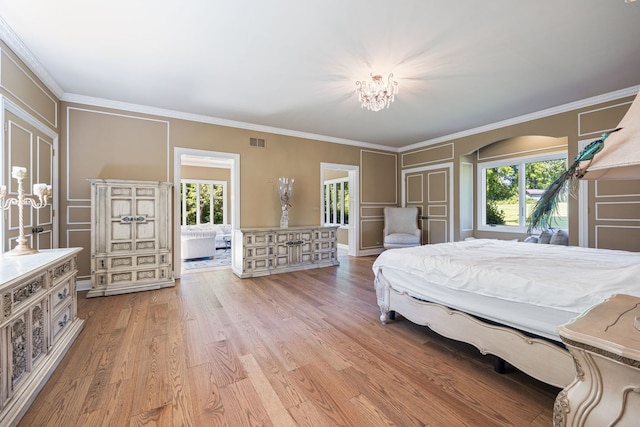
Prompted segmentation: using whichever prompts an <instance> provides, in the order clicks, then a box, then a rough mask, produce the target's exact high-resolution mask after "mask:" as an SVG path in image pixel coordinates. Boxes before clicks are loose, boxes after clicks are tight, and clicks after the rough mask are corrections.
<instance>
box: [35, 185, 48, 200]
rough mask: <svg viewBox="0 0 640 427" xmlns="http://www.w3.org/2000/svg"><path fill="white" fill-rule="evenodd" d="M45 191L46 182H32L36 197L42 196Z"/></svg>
mask: <svg viewBox="0 0 640 427" xmlns="http://www.w3.org/2000/svg"><path fill="white" fill-rule="evenodd" d="M46 191H47V184H42V183H38V184H33V194H35V195H36V196H38V197H42V196H43V195H45V194H46Z"/></svg>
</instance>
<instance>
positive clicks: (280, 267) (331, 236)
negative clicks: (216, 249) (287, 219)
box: [231, 226, 339, 278]
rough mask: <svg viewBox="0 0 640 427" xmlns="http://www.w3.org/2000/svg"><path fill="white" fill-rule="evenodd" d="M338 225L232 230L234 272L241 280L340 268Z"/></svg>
mask: <svg viewBox="0 0 640 427" xmlns="http://www.w3.org/2000/svg"><path fill="white" fill-rule="evenodd" d="M337 229H338V227H337V226H329V227H321V226H306V227H287V228H247V229H240V230H234V231H233V242H232V245H231V246H232V250H233V251H234V264H233V272H234V273H235V274H236V275H237V276H239V277H242V278H245V277H256V276H265V275H268V274H276V273H286V272H289V271H296V270H305V269H309V268H318V267H327V266H332V265H338V264H339V262H338V248H337V236H336V232H337Z"/></svg>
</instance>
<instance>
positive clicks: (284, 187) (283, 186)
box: [278, 176, 295, 228]
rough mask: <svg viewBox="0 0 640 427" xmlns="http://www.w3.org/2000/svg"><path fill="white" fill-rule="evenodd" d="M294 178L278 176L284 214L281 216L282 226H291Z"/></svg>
mask: <svg viewBox="0 0 640 427" xmlns="http://www.w3.org/2000/svg"><path fill="white" fill-rule="evenodd" d="M294 181H295V180H294V179H293V178H287V177H284V176H281V177H280V178H278V193H279V194H280V204H281V205H282V216H281V217H280V227H281V228H287V227H288V226H289V208H290V207H291V203H289V202H290V201H291V197H292V196H293V183H294Z"/></svg>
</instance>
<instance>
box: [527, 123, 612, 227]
mask: <svg viewBox="0 0 640 427" xmlns="http://www.w3.org/2000/svg"><path fill="white" fill-rule="evenodd" d="M620 129H622V128H617V129H614V130H612V131H611V132H605V133H603V134H602V137H601V138H600V139H598V140H596V141H593V142H591V143H589V145H587V146H586V147H584V150H582V151H581V152H579V153H578V155H576V157H574V159H573V163H572V164H571V166H569V167H568V168H567V170H566V171H565V172H563V173H562V174H561V175H560V176H559V177H558V178H557V179H556V180H555V181H553V182H552V183H551V185H550V186H549V187H548V188H547V189H546V191H545V192H544V194H543V195H542V197H540V199H539V200H538V201H537V202H536V204H535V206H534V207H533V210H532V211H531V214H530V215H529V217H528V218H527V223H528V225H529V226H528V228H527V233H529V234H531V231H532V230H534V229H537V228H538V229H542V230H545V229H549V228H553V225H554V218H555V217H557V214H558V204H559V203H560V202H563V201H566V197H567V194H575V189H576V187H577V185H578V180H579V179H580V178H582V177H583V176H584V174H585V173H586V171H587V169H588V168H589V166H590V165H591V161H592V160H593V158H594V156H595V155H596V154H598V153H599V152H600V151H602V149H603V148H604V140H605V139H607V137H608V136H609V135H610V134H612V133H613V132H617V131H619V130H620ZM586 161H588V162H589V163H588V164H587V165H586V166H585V167H582V168H581V167H580V164H581V163H582V162H586Z"/></svg>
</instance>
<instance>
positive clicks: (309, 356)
mask: <svg viewBox="0 0 640 427" xmlns="http://www.w3.org/2000/svg"><path fill="white" fill-rule="evenodd" d="M373 260H374V258H373V257H366V258H348V257H344V258H341V259H340V261H341V263H342V264H341V265H340V266H339V267H327V268H322V269H316V270H307V271H303V272H297V273H289V274H280V275H273V276H269V277H264V278H256V279H238V278H237V277H235V276H234V275H233V274H232V273H231V270H228V269H222V270H215V271H208V272H198V273H189V274H185V275H183V277H182V279H181V280H180V281H179V282H178V283H177V285H176V287H175V288H166V289H162V290H158V291H147V292H140V293H135V294H128V295H118V296H110V297H101V298H92V299H85V298H84V295H82V294H81V295H80V298H79V304H78V311H79V315H80V316H81V317H82V318H84V319H86V322H85V329H84V330H83V331H82V333H81V334H80V336H79V337H78V339H77V340H76V342H75V343H74V345H73V347H72V348H71V349H70V351H69V353H68V354H67V355H66V356H65V358H64V360H63V361H62V363H61V364H60V366H59V367H58V369H57V370H56V371H55V372H54V374H53V375H52V377H51V379H50V380H49V382H48V383H47V384H46V386H45V387H44V389H43V390H42V392H41V393H40V395H39V396H38V398H37V399H36V400H35V402H34V404H33V405H32V406H31V408H30V409H29V411H28V412H27V413H26V415H25V416H24V418H23V419H22V422H21V424H20V426H23V427H26V426H101V425H103V426H154V425H161V426H230V427H236V426H249V425H255V426H278V427H279V426H314V427H315V426H334V425H340V426H393V425H395V426H422V425H430V426H463V425H464V426H503V425H513V426H530V425H531V426H550V425H552V408H553V401H554V399H555V395H556V394H557V393H558V390H557V389H555V388H553V387H550V386H547V385H545V384H542V383H540V382H538V381H536V380H534V379H531V378H529V377H528V376H526V375H524V374H522V373H521V372H518V371H515V370H514V369H512V368H510V369H509V370H508V373H507V374H505V375H499V374H496V373H495V372H494V371H493V359H492V358H491V357H490V356H482V355H481V354H480V353H479V352H478V351H477V350H476V349H475V348H473V347H471V346H469V345H467V344H462V343H458V342H454V341H451V340H448V339H445V338H442V337H440V336H438V335H436V334H435V333H433V332H431V331H429V330H428V329H427V328H424V327H419V326H416V325H413V324H411V323H410V322H409V321H407V320H404V319H402V318H399V319H398V320H397V321H395V322H391V323H389V324H387V325H382V324H380V321H379V315H380V313H379V310H378V306H377V305H376V297H375V291H374V288H373V273H372V271H371V264H372V263H373Z"/></svg>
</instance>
